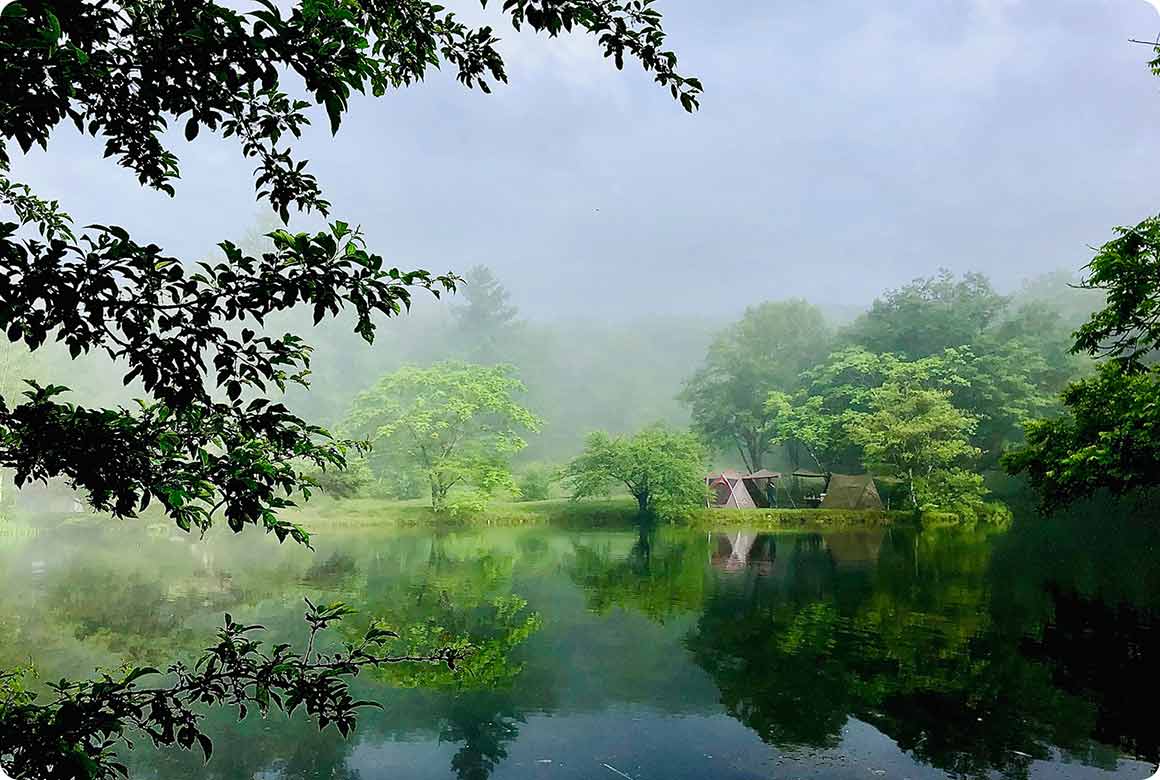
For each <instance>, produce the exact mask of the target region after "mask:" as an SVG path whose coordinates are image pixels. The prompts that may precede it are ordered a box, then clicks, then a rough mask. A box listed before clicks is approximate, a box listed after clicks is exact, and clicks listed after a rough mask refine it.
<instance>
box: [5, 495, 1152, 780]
mask: <svg viewBox="0 0 1160 780" xmlns="http://www.w3.org/2000/svg"><path fill="white" fill-rule="evenodd" d="M1155 525H1156V524H1155V523H1151V522H1147V521H1146V520H1144V519H1142V518H1141V517H1140V516H1139V514H1138V512H1135V511H1134V510H1133V511H1126V510H1125V511H1114V512H1107V513H1101V514H1100V516H1099V517H1094V516H1093V513H1092V512H1091V511H1088V512H1087V513H1086V514H1085V513H1084V512H1077V513H1076V514H1075V515H1073V516H1069V517H1061V518H1054V519H1052V520H1051V521H1043V520H1040V519H1038V518H1030V519H1027V520H1024V521H1021V522H1018V523H1017V524H1016V526H1015V528H1014V529H1012V530H1011V531H1009V532H1007V533H1004V534H987V533H983V532H974V531H971V532H965V531H952V530H930V531H926V532H924V533H915V532H912V531H904V530H899V529H894V530H887V531H884V530H877V529H876V530H866V531H843V532H834V533H824V534H810V533H785V534H757V533H744V532H737V531H730V532H728V533H702V532H687V531H679V530H672V529H661V530H660V531H658V532H655V533H651V534H645V535H641V534H638V533H636V532H631V531H626V532H604V531H600V532H574V531H562V530H553V529H545V528H541V529H493V530H478V531H463V532H454V533H444V534H435V533H433V532H429V531H398V532H387V533H384V532H365V533H363V532H360V533H345V532H344V533H339V532H333V533H329V534H323V535H322V538H321V539H320V540H319V544H318V551H317V552H316V553H314V554H310V553H308V552H307V551H304V550H301V549H294V548H290V547H277V546H276V545H275V544H274V543H273V542H272V540H270V539H267V538H263V537H260V536H258V535H255V534H244V535H242V536H241V537H240V538H225V536H224V535H220V536H218V537H217V538H215V539H212V540H210V541H209V542H201V543H193V542H190V541H188V540H177V539H174V538H171V537H170V534H169V533H168V532H165V533H163V534H160V535H158V536H155V537H153V538H144V537H143V535H140V534H131V533H127V532H123V531H116V532H106V533H96V532H88V531H79V532H72V533H70V534H67V535H60V534H45V535H42V536H40V537H38V538H35V539H30V540H22V541H9V542H5V543H4V544H3V545H0V567H2V568H0V571H2V574H0V587H2V588H3V596H2V597H0V601H2V611H0V664H3V665H5V666H11V665H16V664H20V663H24V662H27V661H28V660H29V658H31V659H32V660H34V661H35V662H36V664H37V666H38V667H39V669H40V671H41V673H42V674H43V675H44V676H45V677H47V678H53V677H59V676H61V675H70V676H83V675H87V674H89V673H91V671H92V670H93V669H94V668H95V667H97V666H111V665H114V664H116V663H119V662H122V661H129V662H134V663H144V662H151V663H159V662H160V663H164V662H166V661H168V660H170V659H172V658H174V657H177V656H182V655H185V656H188V655H189V654H191V653H193V652H195V651H196V650H197V649H198V648H200V647H203V646H205V645H206V644H207V643H208V641H209V640H210V638H211V637H212V634H213V629H214V626H215V624H216V623H217V622H218V621H220V618H221V613H222V612H225V611H230V612H232V613H233V614H234V615H235V617H238V618H240V619H242V620H244V621H246V622H261V623H264V624H265V625H267V626H268V627H269V629H270V633H271V635H272V636H271V638H277V639H282V638H285V639H287V641H291V640H295V639H297V638H299V637H300V636H301V632H300V630H299V627H298V620H299V617H300V613H301V609H300V605H301V598H302V596H304V595H309V596H311V597H312V598H316V599H323V600H337V599H341V600H344V601H347V602H348V603H351V604H354V605H355V606H357V607H358V608H359V609H360V611H361V613H362V616H360V617H359V618H356V619H355V620H354V621H352V625H351V630H352V631H354V630H356V629H357V628H358V626H359V625H360V621H364V622H365V620H366V619H368V618H369V616H379V617H383V618H385V619H387V620H388V621H389V622H391V623H392V625H398V626H411V627H412V630H413V631H414V632H416V633H415V638H416V641H420V640H423V639H430V638H432V637H436V638H437V637H441V636H444V635H450V634H462V633H467V634H471V635H473V636H475V637H476V638H477V639H478V641H479V642H480V643H481V646H482V647H483V649H484V653H483V656H485V657H483V658H482V659H481V660H480V661H479V662H478V663H477V664H476V666H475V667H473V668H472V670H471V674H470V675H469V677H470V679H468V680H466V681H456V680H453V679H450V678H448V677H447V676H446V675H443V674H441V673H437V672H434V671H432V670H429V669H425V668H418V669H405V668H398V669H392V670H389V671H388V672H385V673H381V674H376V675H374V676H371V677H364V678H362V679H360V680H359V681H358V683H357V687H358V688H359V693H360V695H361V696H363V697H366V698H373V699H376V700H379V701H381V702H382V703H383V705H384V709H383V710H381V711H367V713H366V715H365V716H364V718H363V719H362V721H361V723H360V727H359V729H358V731H357V732H356V734H355V736H354V737H353V738H352V739H351V740H350V741H344V740H342V739H340V738H339V737H338V736H337V735H335V734H334V733H326V734H319V733H318V732H317V731H316V730H314V729H313V728H312V727H311V726H310V725H309V724H308V723H306V722H304V721H301V720H299V719H294V720H291V721H287V720H285V719H284V718H282V717H281V716H271V717H270V718H269V719H267V720H262V719H260V718H254V717H252V718H250V719H249V720H247V721H245V722H243V723H241V724H237V723H235V722H234V719H233V718H232V717H231V716H230V715H229V714H227V713H219V714H215V715H213V716H211V720H210V731H211V733H212V734H214V736H215V747H216V749H215V756H214V759H213V761H212V762H211V763H210V764H209V766H203V765H202V762H201V760H200V758H199V757H198V756H197V755H193V754H189V753H184V752H182V751H179V750H166V751H160V752H157V751H154V750H152V749H151V748H147V747H142V748H140V749H138V750H137V751H134V753H133V754H132V755H131V756H130V759H129V763H130V765H131V768H132V772H133V777H135V778H222V779H223V780H224V779H225V778H230V779H233V778H238V779H239V780H258V779H261V780H274V779H280V778H285V779H289V778H301V779H303V780H306V779H307V778H310V779H312V780H313V779H314V778H343V779H345V780H354V779H355V778H360V779H361V780H378V779H380V778H447V777H458V778H463V779H467V778H471V779H473V780H482V778H487V777H492V778H497V779H498V778H519V779H523V778H610V779H611V780H615V779H616V778H618V777H624V776H628V777H632V778H642V779H644V778H656V779H657V780H660V779H662V778H666V779H669V778H797V777H802V778H805V777H811V778H876V777H885V778H914V779H917V778H942V777H964V778H975V777H979V778H982V777H1009V778H1023V777H1044V778H1047V777H1062V778H1087V777H1124V778H1143V777H1146V776H1147V775H1150V774H1151V773H1152V770H1153V768H1154V764H1153V766H1148V764H1147V763H1145V762H1154V761H1156V759H1157V757H1158V754H1160V728H1158V726H1160V724H1158V723H1157V719H1156V717H1155V716H1154V714H1153V705H1154V703H1155V702H1156V701H1157V700H1158V694H1160V679H1158V675H1157V669H1160V636H1158V635H1157V630H1156V629H1157V625H1158V619H1160V564H1157V563H1156V562H1155V560H1154V559H1155V551H1156V549H1157V541H1158V539H1157V537H1158V536H1160V534H1158V532H1157V531H1156V530H1155ZM513 594H514V596H515V597H518V599H520V600H522V601H516V600H514V599H513ZM523 602H526V606H523V608H522V609H521V605H522V604H523Z"/></svg>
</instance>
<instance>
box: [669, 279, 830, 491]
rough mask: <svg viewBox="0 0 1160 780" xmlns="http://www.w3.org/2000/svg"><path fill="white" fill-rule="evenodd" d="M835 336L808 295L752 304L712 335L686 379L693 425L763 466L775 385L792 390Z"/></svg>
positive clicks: (749, 465) (685, 396)
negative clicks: (697, 365)
mask: <svg viewBox="0 0 1160 780" xmlns="http://www.w3.org/2000/svg"><path fill="white" fill-rule="evenodd" d="M831 338H832V334H831V332H830V328H829V326H828V325H827V324H826V321H825V317H824V316H823V315H822V312H821V310H820V309H818V308H817V307H816V306H813V305H811V304H809V303H806V302H805V301H803V300H790V301H779V302H771V303H763V304H761V305H759V306H751V307H750V308H748V309H746V310H745V315H744V316H743V317H742V318H741V320H740V321H739V322H737V323H735V324H733V325H732V326H730V327H729V328H727V329H726V330H725V331H723V332H722V333H720V334H719V335H718V336H717V338H716V339H714V341H713V343H712V345H711V346H710V347H709V352H708V354H707V355H706V356H705V362H704V365H703V366H702V367H701V369H700V370H698V371H697V372H696V373H695V374H694V375H693V376H692V377H691V378H690V379H689V380H688V382H686V383H685V387H684V389H683V391H682V392H681V399H682V400H683V401H684V402H685V403H687V404H688V405H689V408H690V410H691V412H692V416H693V426H694V429H695V430H696V431H697V432H698V433H699V434H701V435H702V436H703V437H704V438H705V440H706V441H708V442H710V443H712V444H713V445H715V446H717V447H719V448H720V449H721V450H722V451H728V452H736V453H737V454H738V455H739V456H740V458H741V460H742V462H743V463H744V464H745V466H746V468H748V469H749V470H750V471H756V470H758V469H760V468H763V467H764V464H765V456H766V454H767V453H768V452H769V450H770V447H771V439H772V433H773V431H772V430H771V428H770V426H771V424H772V422H773V420H772V419H771V416H770V413H769V411H768V410H767V408H766V400H767V399H768V397H769V394H770V393H771V392H773V391H775V390H778V391H782V392H792V391H794V390H796V389H797V388H798V387H799V386H800V383H801V380H800V375H801V373H802V371H803V370H805V369H806V368H808V367H809V366H811V365H813V364H815V363H816V362H817V361H818V360H819V359H820V358H821V357H822V356H824V355H826V354H827V353H828V352H829V348H830V342H831Z"/></svg>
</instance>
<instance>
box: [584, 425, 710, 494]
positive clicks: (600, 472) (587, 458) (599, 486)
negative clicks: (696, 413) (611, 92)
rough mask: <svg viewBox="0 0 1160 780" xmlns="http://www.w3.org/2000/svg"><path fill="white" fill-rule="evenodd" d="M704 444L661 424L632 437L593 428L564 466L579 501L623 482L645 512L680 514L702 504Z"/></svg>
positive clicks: (705, 491)
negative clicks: (581, 447) (579, 449)
mask: <svg viewBox="0 0 1160 780" xmlns="http://www.w3.org/2000/svg"><path fill="white" fill-rule="evenodd" d="M705 460H706V453H705V448H704V446H703V445H702V444H701V442H700V440H698V439H697V437H696V436H694V435H692V434H688V433H679V432H676V431H672V430H669V429H667V428H664V427H662V426H653V427H650V428H645V429H644V430H642V431H640V432H639V433H637V434H635V435H633V436H609V435H608V434H606V433H601V432H595V433H591V434H589V435H588V438H587V439H586V440H585V444H584V452H583V453H581V454H580V455H579V456H577V457H576V458H574V459H573V460H572V462H571V463H569V464H568V466H567V467H566V468H565V470H564V476H565V479H566V480H567V482H568V483H569V485H570V486H571V488H572V496H573V498H575V499H581V498H589V497H591V496H603V495H607V494H608V492H609V490H610V489H611V488H612V487H613V486H619V485H623V486H624V487H625V488H626V489H627V490H628V492H629V493H630V494H631V495H632V496H633V498H635V499H636V502H637V506H638V507H639V509H640V511H641V513H642V514H656V515H658V516H661V517H672V516H675V515H679V514H680V513H682V512H683V511H685V510H688V509H692V508H695V507H698V506H703V505H704V503H705V498H706V495H707V488H706V487H705Z"/></svg>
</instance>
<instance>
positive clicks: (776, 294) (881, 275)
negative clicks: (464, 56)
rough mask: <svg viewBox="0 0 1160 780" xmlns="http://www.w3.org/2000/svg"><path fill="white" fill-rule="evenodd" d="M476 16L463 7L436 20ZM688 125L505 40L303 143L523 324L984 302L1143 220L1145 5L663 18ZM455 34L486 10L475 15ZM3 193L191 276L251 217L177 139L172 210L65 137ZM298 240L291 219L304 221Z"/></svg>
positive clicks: (725, 4) (687, 7) (717, 0)
mask: <svg viewBox="0 0 1160 780" xmlns="http://www.w3.org/2000/svg"><path fill="white" fill-rule="evenodd" d="M449 5H451V6H452V7H455V6H457V5H458V6H462V7H464V8H470V7H471V6H470V4H469V3H468V2H467V0H459V2H458V3H449ZM658 7H659V8H660V9H661V10H662V11H663V12H664V13H665V16H666V25H665V26H666V29H667V30H668V32H669V35H670V43H671V45H672V46H673V47H674V48H675V49H676V50H677V51H678V53H679V54H680V56H681V64H682V69H683V70H684V71H686V72H688V73H690V74H693V75H697V76H699V77H701V79H702V81H703V82H704V84H705V89H706V95H705V97H704V101H703V108H702V110H701V112H700V113H698V114H697V115H694V116H688V115H686V114H684V112H682V111H681V110H680V108H679V106H678V105H677V104H675V103H674V102H673V101H671V100H670V99H669V97H668V93H667V92H665V91H664V90H661V89H660V88H658V87H656V86H655V85H654V84H652V83H651V81H650V79H649V78H648V77H647V76H645V75H644V74H643V73H642V72H641V71H640V69H639V68H638V67H636V65H635V64H634V63H628V64H627V65H626V69H625V71H624V72H623V73H618V72H616V70H615V69H614V68H613V67H612V65H611V63H609V62H607V61H605V60H603V59H602V58H601V57H600V55H599V52H598V51H597V49H596V47H595V45H594V43H593V42H592V41H591V40H589V39H584V38H572V39H568V40H563V41H554V42H550V41H546V40H544V39H537V38H534V37H531V36H529V35H517V34H515V33H514V32H511V31H510V28H507V27H506V26H503V25H502V19H500V18H499V17H498V15H497V14H492V15H491V19H492V20H493V21H495V22H496V23H497V24H496V26H497V27H498V28H499V30H500V33H501V35H502V36H503V37H504V41H505V43H504V51H505V53H506V55H507V57H508V67H509V72H510V76H511V84H510V85H508V86H506V87H501V88H499V89H498V90H497V92H496V94H493V95H491V96H486V95H483V94H480V93H478V92H467V91H465V90H463V89H462V88H460V87H459V86H457V85H456V84H455V83H454V82H453V80H452V79H451V78H450V77H449V75H446V74H444V75H437V76H435V77H434V78H432V79H430V80H429V81H428V82H427V83H426V84H424V85H420V86H418V87H416V88H412V89H411V90H409V91H404V92H401V93H397V94H395V95H393V96H389V97H388V98H385V99H382V100H373V99H363V100H359V101H357V102H356V103H355V105H354V108H353V110H352V112H351V113H350V114H349V115H348V116H347V118H346V119H345V121H344V125H343V128H342V130H341V131H340V133H339V135H338V137H337V139H331V138H330V136H329V132H328V130H327V128H326V121H325V118H324V116H322V115H319V116H318V117H317V119H316V121H315V127H314V128H313V130H312V131H311V132H310V133H309V135H308V137H307V138H306V139H305V140H304V142H303V143H302V144H301V145H300V146H299V155H300V156H304V157H307V158H309V159H310V160H311V163H312V168H313V170H314V172H315V173H316V174H317V175H318V177H319V179H320V180H321V182H322V184H323V187H324V189H325V190H326V191H327V195H328V196H329V198H330V200H331V201H332V202H333V204H334V207H335V208H334V216H335V217H341V218H344V219H347V220H348V221H351V222H355V223H360V224H362V226H363V227H364V229H365V230H366V232H367V234H368V236H369V237H370V239H371V241H372V245H373V248H374V249H375V250H376V251H379V252H380V253H382V254H384V255H386V256H388V258H390V260H391V261H392V262H394V263H397V264H398V265H399V266H401V267H427V268H431V269H432V270H437V271H444V270H449V269H450V270H457V271H462V270H464V269H466V268H467V267H469V266H470V265H473V264H475V263H486V264H488V265H490V266H492V267H493V268H494V269H495V270H496V271H497V273H498V274H499V275H500V276H501V278H502V279H503V281H504V282H505V284H506V285H507V286H508V288H509V289H510V290H511V291H512V294H513V297H514V299H515V302H516V303H517V304H518V305H519V306H520V307H521V308H522V309H523V311H524V312H525V313H526V314H528V315H530V316H532V317H536V318H546V317H552V316H569V317H575V316H584V315H586V314H591V315H593V316H600V317H606V316H607V317H622V316H635V315H638V314H643V313H665V314H680V313H684V312H700V313H704V314H709V315H712V316H720V315H729V314H732V313H735V312H738V311H739V310H740V309H741V308H742V307H743V306H744V305H746V304H749V303H753V302H757V301H760V300H764V299H778V298H784V297H789V296H805V297H808V298H811V299H813V300H816V301H830V302H835V303H843V304H849V303H865V302H868V301H869V300H870V299H871V298H873V297H874V295H875V294H877V293H878V292H879V291H881V290H882V289H884V288H887V287H894V286H897V285H899V284H902V283H904V282H906V281H908V280H909V279H911V278H913V277H914V276H917V275H920V274H929V273H931V272H932V271H933V270H934V269H935V268H937V267H938V266H940V265H942V266H947V267H949V268H952V269H954V270H956V271H966V270H981V271H984V272H986V273H988V274H989V275H991V277H992V278H993V279H994V280H995V281H996V283H997V284H998V285H999V286H1000V287H1001V288H1004V289H1009V288H1011V287H1013V286H1015V285H1017V283H1018V282H1019V280H1020V279H1022V278H1023V277H1025V276H1029V275H1033V274H1036V273H1039V272H1043V271H1049V270H1052V269H1055V268H1060V267H1073V268H1078V267H1079V266H1081V265H1083V263H1084V262H1086V260H1087V259H1088V257H1089V254H1090V253H1089V250H1088V249H1087V247H1088V245H1090V244H1098V243H1101V242H1103V241H1104V240H1106V239H1107V238H1108V237H1109V236H1110V229H1111V227H1112V226H1113V225H1117V224H1126V223H1134V222H1136V221H1138V220H1140V219H1141V218H1143V217H1145V216H1147V215H1148V214H1152V213H1156V212H1157V211H1160V188H1158V187H1157V179H1156V172H1157V170H1160V138H1158V137H1157V128H1158V127H1160V79H1156V78H1155V77H1153V76H1151V75H1150V73H1149V71H1148V68H1147V67H1146V64H1145V63H1146V61H1147V59H1148V57H1149V55H1150V50H1149V49H1148V48H1147V47H1141V46H1134V45H1132V44H1130V43H1128V39H1129V38H1131V37H1136V38H1153V37H1155V36H1156V35H1157V33H1158V32H1160V15H1158V14H1157V12H1156V10H1154V9H1153V8H1152V7H1151V6H1150V5H1149V4H1148V3H1147V2H1145V0H889V2H884V3H865V2H852V1H851V2H845V1H843V2H836V1H831V0H808V1H807V0H793V1H792V2H791V1H790V0H781V1H773V0H713V1H712V2H708V1H707V0H658ZM471 15H472V16H473V17H478V16H479V14H478V13H477V12H475V11H474V10H472V11H471ZM50 149H51V154H50V155H45V154H43V153H33V154H32V155H30V156H29V157H28V158H25V159H21V158H19V156H18V155H19V151H18V150H15V151H16V154H17V158H16V160H15V164H14V173H15V174H16V176H17V178H20V179H22V180H25V181H27V182H28V183H29V184H31V185H32V186H33V187H34V188H35V189H37V190H38V191H39V192H40V193H41V194H42V195H47V196H51V197H56V198H59V199H61V201H62V202H63V204H64V205H65V207H66V209H67V210H69V211H71V212H72V213H73V214H74V216H75V217H76V218H77V219H78V220H79V221H81V222H82V223H86V222H95V221H100V222H105V223H116V224H122V225H125V226H127V227H129V228H131V229H132V230H134V231H136V232H137V236H136V238H137V239H138V240H139V241H154V242H156V243H158V244H160V245H162V246H163V247H165V248H166V249H167V250H168V251H171V252H173V253H177V254H180V255H182V256H187V257H200V256H203V255H205V254H206V253H207V252H208V251H210V249H211V247H212V245H213V244H214V243H215V242H216V241H217V240H219V239H221V238H226V237H230V238H235V239H237V238H240V237H242V236H243V235H244V234H245V233H246V232H247V231H249V230H251V229H252V228H253V227H254V226H255V225H256V224H257V223H258V221H259V219H261V218H263V217H262V211H261V210H260V208H259V207H258V205H257V204H256V203H255V202H254V196H253V188H252V181H251V178H250V170H251V168H252V167H253V166H252V163H250V162H248V161H244V160H242V159H241V156H240V153H239V152H238V150H237V147H236V146H234V145H232V144H229V143H224V142H221V141H218V140H216V139H213V138H212V137H209V136H208V134H206V133H203V134H202V136H201V138H199V139H198V140H197V142H195V143H194V144H185V143H184V142H178V143H177V144H176V151H177V152H178V154H179V156H180V157H181V161H182V169H183V173H184V176H183V179H184V180H183V182H181V183H179V185H178V197H177V198H176V199H170V198H168V197H166V196H164V195H162V194H159V193H155V192H151V191H142V190H140V189H139V188H138V186H137V184H136V180H135V178H134V176H133V175H132V174H131V173H129V172H128V171H125V170H123V169H120V168H118V167H117V166H116V165H115V164H113V163H112V162H110V161H107V160H102V159H100V146H99V143H98V142H94V141H92V140H91V139H89V140H85V139H82V138H81V137H80V136H79V135H78V134H77V133H76V132H75V130H74V129H73V128H72V126H71V125H68V126H67V127H62V128H61V129H60V130H59V131H58V133H57V136H56V139H55V145H53V146H51V147H50ZM302 225H303V226H308V225H309V223H308V222H304V223H302Z"/></svg>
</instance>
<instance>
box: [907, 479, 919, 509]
mask: <svg viewBox="0 0 1160 780" xmlns="http://www.w3.org/2000/svg"><path fill="white" fill-rule="evenodd" d="M906 476H907V478H908V481H909V483H910V505H911V506H913V507H914V511H916V512H917V511H918V494H917V493H915V492H914V469H908V470H907V472H906Z"/></svg>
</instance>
